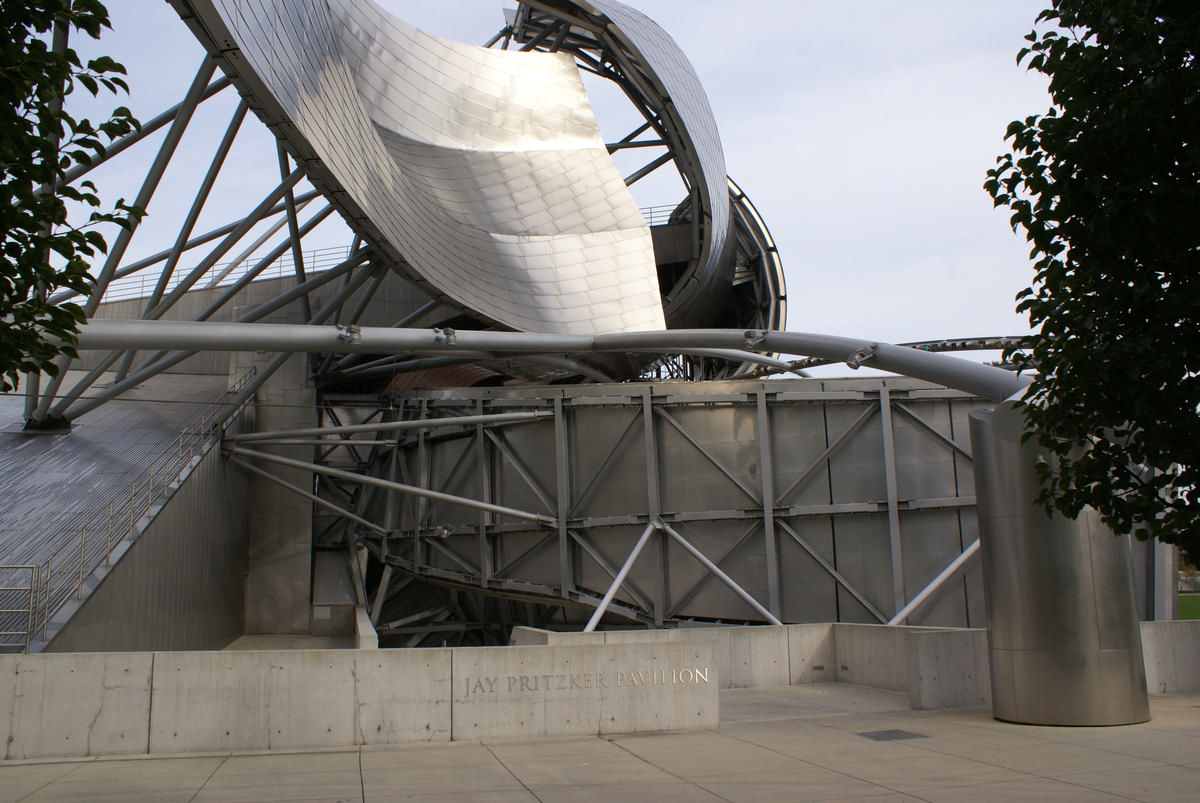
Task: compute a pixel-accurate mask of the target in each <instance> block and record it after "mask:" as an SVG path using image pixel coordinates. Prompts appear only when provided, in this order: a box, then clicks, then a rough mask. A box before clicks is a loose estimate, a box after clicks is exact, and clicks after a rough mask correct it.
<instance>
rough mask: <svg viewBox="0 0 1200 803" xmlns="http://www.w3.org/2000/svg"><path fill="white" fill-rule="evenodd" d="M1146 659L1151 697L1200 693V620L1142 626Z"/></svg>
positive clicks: (1143, 623)
mask: <svg viewBox="0 0 1200 803" xmlns="http://www.w3.org/2000/svg"><path fill="white" fill-rule="evenodd" d="M1142 655H1143V657H1144V658H1145V659H1146V688H1147V689H1148V690H1149V692H1150V693H1151V694H1167V693H1170V692H1176V691H1200V620H1197V619H1192V620H1186V621H1179V622H1142Z"/></svg>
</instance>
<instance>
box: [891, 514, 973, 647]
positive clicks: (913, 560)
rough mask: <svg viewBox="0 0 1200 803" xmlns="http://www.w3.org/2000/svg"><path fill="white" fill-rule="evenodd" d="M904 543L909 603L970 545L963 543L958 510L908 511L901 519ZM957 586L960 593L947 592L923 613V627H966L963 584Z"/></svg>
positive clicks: (957, 583) (905, 575) (906, 595)
mask: <svg viewBox="0 0 1200 803" xmlns="http://www.w3.org/2000/svg"><path fill="white" fill-rule="evenodd" d="M900 540H901V545H902V548H903V550H902V551H903V555H904V590H905V592H906V593H905V598H906V599H908V598H910V597H912V596H913V595H914V594H916V593H917V592H918V591H920V590H921V589H922V588H924V587H925V586H927V585H929V583H931V582H932V581H933V579H934V578H935V577H937V576H938V574H940V573H941V571H942V570H943V569H945V568H946V566H948V565H949V564H950V562H951V561H953V560H954V559H955V558H957V557H958V556H959V555H960V554H962V551H963V548H964V547H966V546H968V545H969V544H970V542H965V543H964V542H963V541H962V536H961V534H960V531H959V521H958V511H957V510H954V509H945V510H910V511H905V512H904V513H903V514H902V515H901V517H900ZM955 585H956V586H957V588H958V590H957V591H953V592H947V593H946V595H945V596H943V597H942V598H941V599H939V600H938V601H937V602H936V603H934V604H933V605H931V606H930V607H929V608H927V609H926V610H925V611H924V612H923V613H922V616H921V624H922V625H929V626H931V627H964V626H966V621H965V614H964V610H963V596H962V592H961V589H962V582H961V581H956V583H955ZM888 609H890V605H889V606H888Z"/></svg>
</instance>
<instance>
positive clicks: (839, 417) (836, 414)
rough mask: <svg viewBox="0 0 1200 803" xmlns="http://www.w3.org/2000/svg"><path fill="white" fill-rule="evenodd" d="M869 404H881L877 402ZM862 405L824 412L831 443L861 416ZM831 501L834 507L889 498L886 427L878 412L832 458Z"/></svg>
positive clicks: (830, 473) (832, 407) (870, 401)
mask: <svg viewBox="0 0 1200 803" xmlns="http://www.w3.org/2000/svg"><path fill="white" fill-rule="evenodd" d="M868 403H869V404H875V405H878V403H879V402H878V399H870V400H869V401H868ZM862 412H863V408H862V406H861V405H840V404H831V405H829V406H828V407H826V409H825V420H826V427H827V429H826V431H827V433H828V436H827V437H828V438H829V443H830V444H832V443H834V442H835V441H837V440H838V438H840V437H841V436H842V435H843V433H845V432H847V431H848V430H849V429H850V428H851V426H852V425H853V424H854V422H855V421H856V420H857V419H858V417H859V416H860V415H861V414H862ZM829 482H830V487H831V492H830V498H831V500H832V501H833V503H834V504H839V503H849V502H861V501H864V500H877V501H882V500H885V499H887V486H886V479H885V475H884V469H883V425H882V423H881V421H880V416H879V413H878V412H876V413H875V414H874V415H873V417H872V418H870V419H869V420H868V421H866V422H865V423H864V424H862V425H861V426H859V428H858V429H857V430H856V431H855V432H853V433H852V434H851V435H849V436H848V437H847V439H846V441H845V442H844V443H843V444H842V447H841V448H840V449H839V450H838V451H837V452H835V453H834V454H833V455H832V456H831V457H830V459H829Z"/></svg>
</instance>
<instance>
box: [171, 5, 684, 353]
mask: <svg viewBox="0 0 1200 803" xmlns="http://www.w3.org/2000/svg"><path fill="white" fill-rule="evenodd" d="M187 6H188V7H189V10H190V11H191V12H192V14H194V16H192V17H191V19H190V20H189V22H190V23H191V24H192V27H193V30H194V31H195V32H196V33H197V34H198V35H199V36H200V38H201V41H203V42H204V43H205V44H206V46H207V47H208V48H209V50H210V52H211V53H213V55H214V56H215V57H217V59H218V60H219V62H220V64H221V66H222V68H223V69H224V70H226V72H228V73H230V74H231V76H232V77H233V78H234V81H235V83H237V84H239V87H240V88H241V89H242V90H243V92H244V93H245V94H247V95H251V96H253V97H254V98H255V100H256V101H257V106H258V108H256V111H257V112H258V113H259V116H260V117H262V118H263V119H264V121H265V122H266V123H267V124H268V125H270V126H271V127H272V128H274V129H275V131H276V133H278V134H279V135H280V136H281V137H282V138H283V139H285V140H286V142H287V143H288V147H289V149H291V150H292V152H293V156H295V157H296V158H297V159H298V161H300V162H301V163H302V164H304V166H305V168H306V169H307V171H308V174H309V177H310V179H311V180H312V181H313V183H314V184H315V185H317V186H318V188H319V189H321V190H323V191H324V192H325V194H326V195H327V196H328V197H330V198H331V199H332V200H333V201H334V203H335V204H336V205H337V206H338V207H339V209H340V211H341V212H342V214H343V215H344V216H345V217H346V218H347V220H348V221H350V222H351V224H352V225H353V226H354V227H355V229H356V230H357V231H358V232H359V233H360V234H362V235H363V236H364V237H366V238H368V239H369V240H370V241H371V242H372V243H373V244H374V245H375V246H376V247H377V248H380V249H381V250H382V251H383V252H384V253H386V254H389V255H391V256H393V257H394V262H395V263H396V264H397V265H400V266H402V268H403V269H404V270H405V272H406V273H408V275H409V278H411V279H412V280H413V281H415V282H417V283H418V284H419V285H420V286H421V287H422V289H424V290H426V291H428V292H430V293H431V294H432V295H434V296H436V297H438V298H439V299H441V300H443V301H445V302H447V303H450V304H451V305H452V306H455V307H457V308H459V309H462V310H464V311H466V312H469V313H471V314H473V315H476V316H479V317H482V318H484V319H485V320H488V321H492V322H494V323H498V324H501V325H503V326H506V327H511V328H513V329H517V330H522V331H532V332H547V333H561V334H593V333H599V332H615V331H629V330H647V329H661V328H663V326H664V322H663V315H662V307H661V303H660V300H659V293H658V281H657V276H656V270H655V262H654V252H653V246H652V243H651V240H650V233H649V229H648V227H647V226H646V224H645V222H644V220H643V218H642V216H641V214H640V212H639V210H638V209H637V206H636V205H635V203H634V202H633V198H632V196H631V195H630V194H629V192H628V189H627V187H626V186H625V183H624V180H623V179H622V177H621V175H620V174H619V173H618V171H617V169H616V167H615V165H613V163H612V160H611V158H610V157H609V156H608V153H607V151H606V149H605V146H604V143H603V141H602V140H601V138H600V134H599V131H598V129H597V127H596V123H595V119H594V117H593V115H592V111H591V108H590V106H589V104H588V100H587V95H586V93H585V91H584V88H583V83H582V80H581V79H580V76H579V73H578V71H577V70H576V69H575V66H574V64H573V62H572V61H571V59H570V58H569V57H568V56H567V55H565V54H562V55H560V54H548V53H537V52H530V53H519V52H507V51H499V50H488V49H485V48H481V47H475V46H471V45H465V44H460V43H457V42H451V41H449V40H445V39H442V38H440V37H436V36H433V35H430V34H427V33H424V32H422V31H420V30H417V29H416V28H413V27H412V26H410V25H407V24H405V23H403V22H401V21H400V20H397V19H395V18H393V17H391V16H390V15H388V14H386V13H385V12H383V11H382V10H381V9H380V8H379V7H378V6H376V5H375V4H374V3H371V2H350V0H329V2H318V1H317V0H302V2H282V0H211V2H210V1H209V0H196V1H195V2H190V3H188V4H187Z"/></svg>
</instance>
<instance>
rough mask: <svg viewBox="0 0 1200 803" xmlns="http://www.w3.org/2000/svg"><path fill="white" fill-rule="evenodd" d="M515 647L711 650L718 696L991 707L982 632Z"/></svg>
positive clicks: (823, 630) (841, 628) (691, 633)
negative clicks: (785, 694) (883, 698)
mask: <svg viewBox="0 0 1200 803" xmlns="http://www.w3.org/2000/svg"><path fill="white" fill-rule="evenodd" d="M512 640H513V643H514V644H551V645H562V646H565V645H580V644H589V643H591V644H622V643H639V642H640V643H647V642H648V643H711V644H712V645H713V648H714V652H715V655H716V660H717V666H718V668H719V672H718V675H719V677H720V684H721V688H723V689H740V688H757V687H763V686H789V685H798V684H802V683H832V682H839V683H854V684H857V685H860V686H870V687H873V688H877V689H890V690H892V691H900V692H906V693H907V694H908V696H909V705H910V706H912V707H913V708H915V709H928V708H953V707H961V706H978V705H989V704H990V702H991V687H990V685H989V683H990V681H989V675H988V663H987V631H986V630H979V629H972V630H967V629H950V628H947V629H938V628H920V627H886V626H883V625H852V624H806V625H785V626H782V627H713V628H695V629H692V628H679V629H675V630H613V631H605V632H599V633H579V632H573V633H556V632H551V631H545V630H537V629H534V628H524V627H518V628H515V629H514V630H513V637H512Z"/></svg>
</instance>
